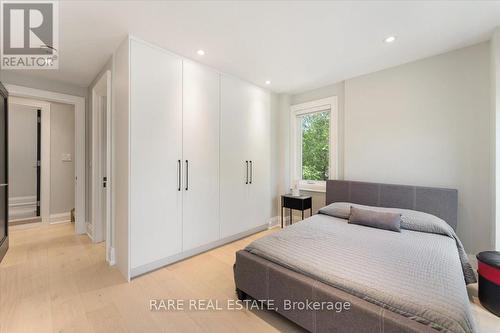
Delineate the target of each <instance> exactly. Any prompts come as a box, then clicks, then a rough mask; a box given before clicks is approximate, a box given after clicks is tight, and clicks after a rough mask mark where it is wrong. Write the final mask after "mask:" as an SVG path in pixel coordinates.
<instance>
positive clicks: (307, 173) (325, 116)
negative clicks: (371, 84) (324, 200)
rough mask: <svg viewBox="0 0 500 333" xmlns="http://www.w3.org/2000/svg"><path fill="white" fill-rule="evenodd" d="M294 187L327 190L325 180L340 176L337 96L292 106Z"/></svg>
mask: <svg viewBox="0 0 500 333" xmlns="http://www.w3.org/2000/svg"><path fill="white" fill-rule="evenodd" d="M291 124H292V132H291V133H292V149H293V151H292V155H293V160H292V180H293V182H292V186H294V185H298V187H299V189H302V190H309V191H325V187H326V180H327V179H335V178H337V174H336V170H337V167H336V161H337V157H336V152H337V149H336V144H337V139H336V134H337V128H336V124H337V99H336V97H332V98H326V99H322V100H319V101H314V102H309V103H305V104H299V105H293V106H292V119H291Z"/></svg>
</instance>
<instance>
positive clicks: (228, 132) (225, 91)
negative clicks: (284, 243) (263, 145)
mask: <svg viewBox="0 0 500 333" xmlns="http://www.w3.org/2000/svg"><path fill="white" fill-rule="evenodd" d="M250 90H251V89H250V85H249V84H248V83H246V82H243V81H240V80H238V79H235V78H232V77H229V76H225V75H221V145H220V154H221V159H220V175H221V177H220V191H221V193H220V198H221V237H222V238H224V237H228V236H231V235H234V234H237V233H240V232H243V231H246V230H248V225H249V223H248V218H249V213H250V212H249V211H248V209H249V207H248V204H247V200H248V195H249V186H250V185H249V156H248V153H249V151H248V139H249V136H248V120H249V118H248V111H249V105H250V102H251V101H250V94H249V92H250Z"/></svg>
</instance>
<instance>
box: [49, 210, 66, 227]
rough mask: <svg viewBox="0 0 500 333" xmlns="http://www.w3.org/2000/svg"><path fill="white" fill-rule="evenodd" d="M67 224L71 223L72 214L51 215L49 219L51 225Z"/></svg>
mask: <svg viewBox="0 0 500 333" xmlns="http://www.w3.org/2000/svg"><path fill="white" fill-rule="evenodd" d="M65 222H71V212H66V213H58V214H50V217H49V223H50V224H57V223H65Z"/></svg>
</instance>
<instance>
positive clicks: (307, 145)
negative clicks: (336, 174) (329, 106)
mask: <svg viewBox="0 0 500 333" xmlns="http://www.w3.org/2000/svg"><path fill="white" fill-rule="evenodd" d="M300 118H301V123H302V126H301V132H302V133H301V135H302V179H303V180H315V181H325V180H327V179H328V176H329V156H330V112H329V111H323V112H316V113H310V114H306V115H303V116H301V117H300Z"/></svg>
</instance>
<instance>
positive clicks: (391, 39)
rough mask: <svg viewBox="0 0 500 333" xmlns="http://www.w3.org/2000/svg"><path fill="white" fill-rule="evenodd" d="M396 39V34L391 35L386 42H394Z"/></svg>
mask: <svg viewBox="0 0 500 333" xmlns="http://www.w3.org/2000/svg"><path fill="white" fill-rule="evenodd" d="M395 40H396V36H389V37H386V38H385V39H384V42H385V43H393V42H394V41H395Z"/></svg>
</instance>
